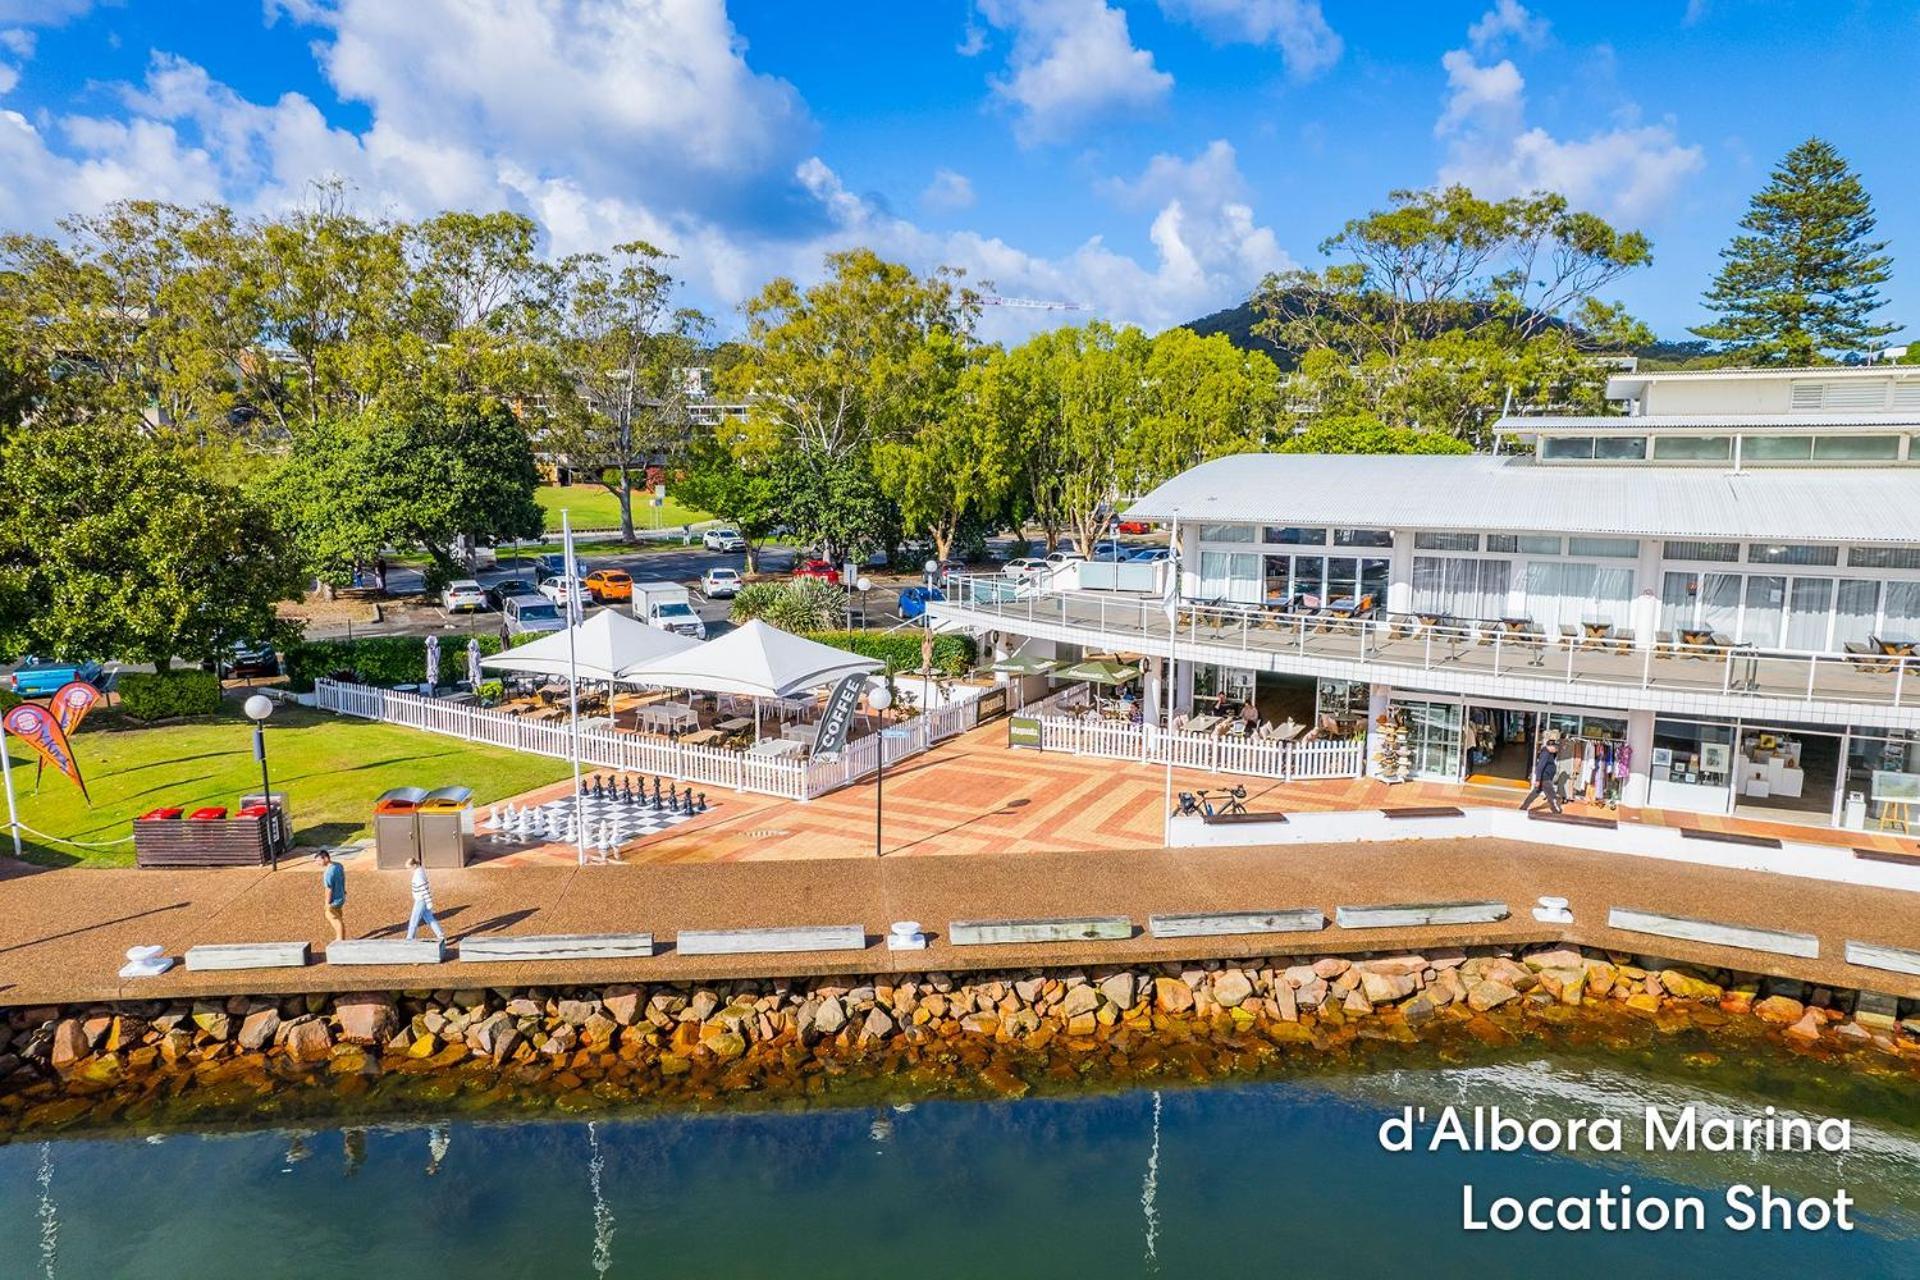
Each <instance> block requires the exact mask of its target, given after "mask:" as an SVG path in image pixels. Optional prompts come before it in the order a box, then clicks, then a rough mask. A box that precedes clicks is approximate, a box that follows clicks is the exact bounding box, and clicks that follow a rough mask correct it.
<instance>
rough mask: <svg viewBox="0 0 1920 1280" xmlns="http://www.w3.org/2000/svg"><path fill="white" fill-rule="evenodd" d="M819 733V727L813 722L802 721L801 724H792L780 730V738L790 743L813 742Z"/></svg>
mask: <svg viewBox="0 0 1920 1280" xmlns="http://www.w3.org/2000/svg"><path fill="white" fill-rule="evenodd" d="M819 731H820V726H819V725H817V724H814V723H812V722H811V721H802V722H801V723H799V724H790V725H786V726H785V727H783V728H782V729H781V730H780V736H781V737H783V738H785V739H787V740H788V741H790V742H812V741H813V739H814V736H815V735H816V734H817V733H819Z"/></svg>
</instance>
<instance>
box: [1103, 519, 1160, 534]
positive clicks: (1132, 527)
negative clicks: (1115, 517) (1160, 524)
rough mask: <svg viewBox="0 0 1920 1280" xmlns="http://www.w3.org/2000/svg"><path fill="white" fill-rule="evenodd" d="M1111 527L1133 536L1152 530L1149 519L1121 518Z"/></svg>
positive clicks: (1151, 523)
mask: <svg viewBox="0 0 1920 1280" xmlns="http://www.w3.org/2000/svg"><path fill="white" fill-rule="evenodd" d="M1113 527H1114V528H1115V529H1116V530H1118V531H1119V532H1121V533H1124V534H1128V535H1130V536H1133V537H1138V536H1139V535H1140V534H1143V533H1152V532H1153V522H1152V521H1151V520H1122V521H1121V522H1120V523H1118V524H1116V525H1114V526H1113Z"/></svg>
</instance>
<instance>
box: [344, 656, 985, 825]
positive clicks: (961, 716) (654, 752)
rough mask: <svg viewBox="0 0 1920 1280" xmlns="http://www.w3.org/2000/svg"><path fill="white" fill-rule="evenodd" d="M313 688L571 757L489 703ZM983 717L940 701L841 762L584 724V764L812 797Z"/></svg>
mask: <svg viewBox="0 0 1920 1280" xmlns="http://www.w3.org/2000/svg"><path fill="white" fill-rule="evenodd" d="M313 694H314V705H315V706H317V707H319V708H320V709H321V710H322V711H333V712H337V713H339V714H341V715H348V716H355V717H357V718H359V719H362V720H378V721H381V722H383V723H386V724H398V725H406V726H408V727H410V728H414V729H424V730H426V731H427V732H429V733H443V734H446V735H448V736H449V737H454V738H462V739H464V740H466V741H468V742H484V743H487V744H489V745H491V746H496V747H505V748H507V749H508V750H510V751H524V752H527V753H528V754H530V755H541V756H552V757H555V758H557V759H561V760H566V759H570V758H571V757H572V745H571V743H570V741H569V739H568V735H567V726H566V725H565V724H564V723H557V722H553V721H548V722H546V723H535V722H533V721H530V720H527V719H525V718H523V717H520V716H511V715H508V714H506V713H505V712H501V711H489V710H487V709H486V708H484V707H473V706H458V705H455V704H453V703H449V702H442V701H440V700H439V699H437V698H427V697H422V696H420V695H419V694H414V693H400V692H397V691H396V690H392V689H379V688H375V687H374V686H372V685H364V684H341V683H338V682H336V681H333V680H316V681H314V684H313ZM979 720H980V706H979V703H978V701H976V700H971V699H970V700H968V701H966V702H957V703H953V704H951V705H949V706H944V707H937V708H935V709H934V710H932V711H928V712H926V713H924V714H922V715H918V716H915V717H913V718H912V719H910V720H907V721H905V722H904V723H903V724H901V725H899V726H898V727H897V728H893V729H889V730H888V732H887V736H886V737H885V738H884V739H882V738H881V737H880V736H878V735H874V734H869V735H868V736H866V737H864V738H861V739H859V740H858V741H856V742H855V743H853V745H851V746H850V747H848V748H847V749H846V750H845V751H843V752H842V753H841V754H840V756H839V758H838V759H834V760H776V759H768V758H765V757H761V756H752V755H748V754H746V753H745V752H741V751H730V750H727V749H726V748H724V747H689V746H683V745H681V744H680V743H677V742H670V741H668V740H666V739H664V738H655V737H648V736H644V735H641V734H634V733H621V732H618V731H616V730H612V729H583V730H581V733H580V762H581V763H582V764H583V765H587V766H590V767H592V768H596V769H617V770H620V771H621V772H623V773H650V774H654V775H656V776H659V777H663V778H672V779H674V780H676V781H679V782H697V783H704V784H705V785H707V786H713V787H731V788H732V789H733V790H735V791H753V792H758V793H759V794H761V795H769V796H781V797H784V798H786V799H789V800H811V799H813V798H814V797H815V796H822V795H825V794H826V793H827V792H829V791H834V790H837V789H838V788H840V787H844V786H846V785H847V784H848V783H850V782H853V781H855V780H856V779H859V778H862V777H865V776H866V775H867V774H869V773H872V772H873V771H874V769H875V768H876V767H877V763H878V758H879V756H878V753H879V749H880V745H881V743H882V742H883V741H884V743H885V747H886V752H887V764H888V765H890V766H891V765H892V764H894V763H895V762H896V761H899V760H904V759H906V758H907V757H908V756H912V755H917V754H919V753H920V752H922V751H925V750H927V749H928V748H929V747H931V746H932V745H933V744H934V743H936V742H941V741H944V740H946V739H947V738H951V737H954V736H955V735H957V734H962V733H965V732H966V731H967V730H968V729H971V728H973V727H974V726H975V725H976V724H978V723H979Z"/></svg>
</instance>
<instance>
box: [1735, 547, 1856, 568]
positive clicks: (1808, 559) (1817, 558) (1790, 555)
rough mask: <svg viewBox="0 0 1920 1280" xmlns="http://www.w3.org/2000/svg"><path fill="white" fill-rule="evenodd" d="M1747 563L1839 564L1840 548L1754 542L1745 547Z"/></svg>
mask: <svg viewBox="0 0 1920 1280" xmlns="http://www.w3.org/2000/svg"><path fill="white" fill-rule="evenodd" d="M1747 563H1748V564H1821V565H1833V564H1839V563H1840V548H1838V547H1816V546H1811V545H1809V544H1806V543H1796V542H1755V543H1752V544H1750V545H1749V546H1748V547H1747Z"/></svg>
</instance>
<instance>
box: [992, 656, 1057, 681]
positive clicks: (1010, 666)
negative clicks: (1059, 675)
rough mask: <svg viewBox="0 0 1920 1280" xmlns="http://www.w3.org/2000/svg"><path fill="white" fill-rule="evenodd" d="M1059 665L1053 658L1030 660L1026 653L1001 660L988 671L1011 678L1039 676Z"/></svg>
mask: <svg viewBox="0 0 1920 1280" xmlns="http://www.w3.org/2000/svg"><path fill="white" fill-rule="evenodd" d="M1058 665H1059V662H1058V661H1057V660H1056V659H1053V658H1029V657H1028V656H1027V655H1026V654H1024V653H1016V654H1014V655H1013V656H1012V657H1009V658H1002V659H1000V661H998V662H996V663H994V664H993V665H992V666H991V667H988V668H987V670H989V671H996V672H1000V673H1002V674H1005V675H1010V676H1039V675H1045V674H1046V673H1047V672H1049V671H1051V670H1053V669H1054V668H1055V667H1056V666H1058Z"/></svg>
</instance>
